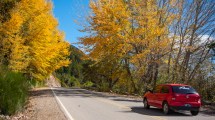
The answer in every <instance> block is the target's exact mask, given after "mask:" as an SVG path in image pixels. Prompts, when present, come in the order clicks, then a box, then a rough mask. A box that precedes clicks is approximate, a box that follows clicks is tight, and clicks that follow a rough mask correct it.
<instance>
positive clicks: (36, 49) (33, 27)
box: [1, 0, 69, 80]
mask: <svg viewBox="0 0 215 120" xmlns="http://www.w3.org/2000/svg"><path fill="white" fill-rule="evenodd" d="M10 14H11V18H10V20H8V21H7V22H5V23H4V24H3V26H2V29H1V31H2V32H3V35H4V37H3V40H2V43H3V48H4V49H2V50H3V51H5V55H4V56H8V58H7V61H8V66H9V68H10V69H11V70H13V71H19V72H23V73H26V74H28V75H30V76H32V77H34V78H36V79H38V80H43V79H45V78H46V77H47V76H48V75H50V74H51V73H52V72H53V71H55V70H56V69H58V68H60V67H62V66H66V65H68V64H69V60H68V58H67V56H68V55H69V50H68V49H69V44H68V43H67V42H66V41H65V40H64V35H63V33H61V32H60V31H59V30H58V28H57V26H58V22H57V20H56V19H55V18H54V17H53V14H52V4H51V3H50V2H49V1H46V0H21V1H20V2H19V3H17V5H16V7H15V8H14V9H13V10H12V11H11V13H10Z"/></svg>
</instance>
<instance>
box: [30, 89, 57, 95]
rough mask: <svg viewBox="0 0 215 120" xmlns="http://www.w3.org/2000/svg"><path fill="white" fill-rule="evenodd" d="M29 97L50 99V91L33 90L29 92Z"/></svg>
mask: <svg viewBox="0 0 215 120" xmlns="http://www.w3.org/2000/svg"><path fill="white" fill-rule="evenodd" d="M30 96H31V97H51V96H53V94H52V91H51V90H50V89H49V88H42V89H33V90H31V91H30Z"/></svg>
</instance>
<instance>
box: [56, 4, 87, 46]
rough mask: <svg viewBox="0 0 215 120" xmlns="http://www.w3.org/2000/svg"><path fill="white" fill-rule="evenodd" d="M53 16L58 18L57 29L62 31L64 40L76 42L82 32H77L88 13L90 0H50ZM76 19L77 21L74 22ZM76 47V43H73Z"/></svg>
mask: <svg viewBox="0 0 215 120" xmlns="http://www.w3.org/2000/svg"><path fill="white" fill-rule="evenodd" d="M52 1H53V5H54V9H53V12H54V16H55V17H56V18H57V19H58V22H59V29H60V30H61V31H64V33H65V37H66V40H67V41H69V42H70V43H72V44H73V43H76V42H78V38H79V37H81V36H83V35H84V33H81V32H79V31H78V30H80V29H81V28H82V27H81V26H80V25H78V24H81V23H83V22H86V21H85V17H86V16H87V15H88V13H89V11H90V10H89V1H90V0H52ZM75 21H77V22H78V24H77V22H75ZM73 45H75V46H76V47H78V45H77V44H73Z"/></svg>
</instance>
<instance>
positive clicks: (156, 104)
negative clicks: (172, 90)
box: [153, 85, 162, 107]
mask: <svg viewBox="0 0 215 120" xmlns="http://www.w3.org/2000/svg"><path fill="white" fill-rule="evenodd" d="M161 88H162V86H161V85H158V86H156V87H155V90H154V91H153V95H154V96H153V105H154V106H155V107H159V104H158V96H159V94H160V91H161Z"/></svg>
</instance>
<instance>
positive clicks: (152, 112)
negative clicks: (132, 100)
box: [130, 107, 191, 117]
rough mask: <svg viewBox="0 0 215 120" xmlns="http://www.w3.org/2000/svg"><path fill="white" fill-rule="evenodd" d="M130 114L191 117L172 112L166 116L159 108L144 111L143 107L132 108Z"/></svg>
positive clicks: (187, 114) (186, 114)
mask: <svg viewBox="0 0 215 120" xmlns="http://www.w3.org/2000/svg"><path fill="white" fill-rule="evenodd" d="M130 112H134V113H138V114H142V115H149V116H180V117H183V116H184V117H187V116H191V115H190V114H189V113H179V112H174V111H171V113H170V114H168V115H164V114H163V111H162V110H161V109H158V108H150V109H144V108H143V107H131V111H130Z"/></svg>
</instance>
